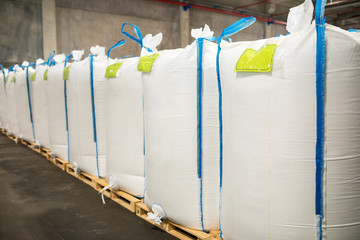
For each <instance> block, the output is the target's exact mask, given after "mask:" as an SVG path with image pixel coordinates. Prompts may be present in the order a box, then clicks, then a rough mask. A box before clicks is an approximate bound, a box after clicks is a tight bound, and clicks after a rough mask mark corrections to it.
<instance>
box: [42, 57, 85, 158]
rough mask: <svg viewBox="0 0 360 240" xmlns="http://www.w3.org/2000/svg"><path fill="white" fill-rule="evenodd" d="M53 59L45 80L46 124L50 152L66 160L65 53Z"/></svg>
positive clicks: (78, 58)
mask: <svg viewBox="0 0 360 240" xmlns="http://www.w3.org/2000/svg"><path fill="white" fill-rule="evenodd" d="M73 52H75V51H73ZM76 52H78V51H76ZM82 53H83V51H82ZM73 54H74V53H72V55H71V56H70V57H72V56H73ZM81 56H82V54H80V55H79V56H78V57H77V59H76V60H80V58H81ZM70 57H69V58H70ZM54 60H55V62H56V65H55V66H52V67H50V68H48V80H47V100H48V124H49V136H50V144H51V153H52V154H53V155H54V156H56V157H59V158H61V159H64V160H65V161H68V142H67V130H66V113H65V94H64V90H65V89H64V80H63V72H64V61H65V55H64V54H59V55H56V56H54ZM68 65H70V63H68Z"/></svg>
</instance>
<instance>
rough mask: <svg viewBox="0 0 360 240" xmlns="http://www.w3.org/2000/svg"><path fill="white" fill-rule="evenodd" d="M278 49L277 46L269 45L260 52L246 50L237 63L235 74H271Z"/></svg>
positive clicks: (250, 49)
mask: <svg viewBox="0 0 360 240" xmlns="http://www.w3.org/2000/svg"><path fill="white" fill-rule="evenodd" d="M276 48H277V45H276V44H268V45H265V46H264V47H262V48H261V49H260V50H258V51H256V50H254V49H252V48H248V49H246V50H245V51H244V52H243V54H242V55H241V57H240V58H239V60H238V61H237V63H236V67H235V72H271V70H272V66H273V59H274V55H275V51H276Z"/></svg>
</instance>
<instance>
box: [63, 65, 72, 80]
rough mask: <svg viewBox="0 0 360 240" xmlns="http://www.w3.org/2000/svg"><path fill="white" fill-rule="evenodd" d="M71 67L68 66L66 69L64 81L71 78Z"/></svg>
mask: <svg viewBox="0 0 360 240" xmlns="http://www.w3.org/2000/svg"><path fill="white" fill-rule="evenodd" d="M70 67H71V66H67V67H66V68H65V69H64V72H63V79H64V80H67V79H68V78H69V70H70Z"/></svg>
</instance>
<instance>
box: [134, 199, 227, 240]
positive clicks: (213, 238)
mask: <svg viewBox="0 0 360 240" xmlns="http://www.w3.org/2000/svg"><path fill="white" fill-rule="evenodd" d="M149 212H151V211H150V210H149V209H148V208H147V207H146V205H145V204H144V203H142V202H140V203H137V204H136V215H137V216H139V217H141V218H142V219H144V220H146V221H147V222H149V223H151V224H153V225H154V226H157V227H158V228H161V229H162V230H164V231H166V232H168V233H169V234H171V235H173V236H175V237H177V238H179V239H186V240H218V239H220V233H219V231H213V232H210V233H205V232H203V231H201V230H195V229H191V228H188V227H184V226H180V225H178V224H175V223H173V222H170V221H169V220H167V219H162V223H160V224H157V223H155V222H154V221H152V220H149V219H147V214H148V213H149Z"/></svg>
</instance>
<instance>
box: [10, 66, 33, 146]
mask: <svg viewBox="0 0 360 240" xmlns="http://www.w3.org/2000/svg"><path fill="white" fill-rule="evenodd" d="M28 65H29V63H28V62H24V63H22V67H24V71H21V72H19V73H17V76H16V84H15V95H16V109H17V111H16V116H17V119H18V124H19V137H20V138H21V139H24V140H27V141H35V138H34V132H33V125H32V121H31V118H32V113H31V112H30V104H31V98H32V97H31V95H30V94H31V89H30V86H31V84H30V77H31V75H32V74H33V73H34V69H33V68H32V67H30V66H29V67H28ZM28 87H29V88H28Z"/></svg>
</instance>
